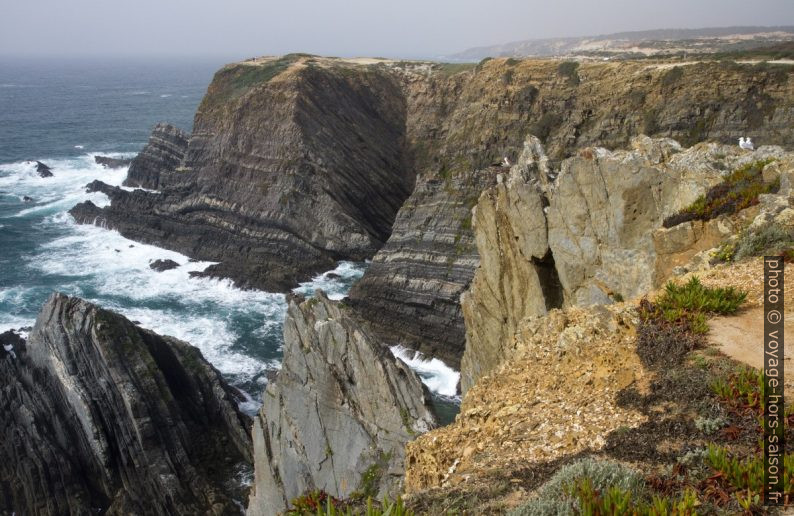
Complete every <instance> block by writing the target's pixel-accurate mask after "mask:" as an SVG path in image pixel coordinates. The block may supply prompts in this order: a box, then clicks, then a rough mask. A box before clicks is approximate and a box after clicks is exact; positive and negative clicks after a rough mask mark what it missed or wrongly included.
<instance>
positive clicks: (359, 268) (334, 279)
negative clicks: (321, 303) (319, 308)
mask: <svg viewBox="0 0 794 516" xmlns="http://www.w3.org/2000/svg"><path fill="white" fill-rule="evenodd" d="M365 270H366V266H365V265H364V264H362V263H357V262H347V261H343V262H339V263H338V264H337V266H336V268H335V269H333V270H330V271H328V272H324V273H322V274H318V275H317V276H315V277H314V278H312V279H311V281H305V282H303V283H300V284H299V286H298V287H296V288H294V289H293V290H292V291H293V292H294V293H296V294H301V295H303V296H306V297H309V296H312V295H314V291H315V290H317V289H322V291H323V292H325V294H326V295H327V296H328V299H333V300H337V301H338V300H340V299H343V298H344V297H345V296H346V295H347V292H348V290H350V286H351V285H352V284H353V283H354V282H355V281H356V280H357V279H359V278H360V277H361V276H363V275H364V271H365Z"/></svg>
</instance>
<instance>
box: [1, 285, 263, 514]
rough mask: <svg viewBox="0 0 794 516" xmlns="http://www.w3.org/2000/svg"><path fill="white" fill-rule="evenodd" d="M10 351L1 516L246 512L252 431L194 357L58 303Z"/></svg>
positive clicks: (79, 303) (88, 307) (173, 344)
mask: <svg viewBox="0 0 794 516" xmlns="http://www.w3.org/2000/svg"><path fill="white" fill-rule="evenodd" d="M14 351H15V353H16V355H17V358H16V359H13V358H11V357H9V356H5V357H0V375H2V378H3V383H4V387H3V389H2V390H0V407H1V408H2V414H3V416H2V418H0V437H1V439H0V510H2V511H4V512H8V513H11V512H13V511H16V512H17V514H20V513H22V514H44V515H49V514H52V515H55V514H75V515H76V514H90V513H94V512H101V513H103V514H197V513H206V514H234V513H238V512H239V509H238V506H237V505H236V503H238V502H239V500H242V499H243V497H244V496H245V495H246V489H245V488H244V487H243V486H241V485H236V481H235V480H233V478H234V475H235V473H238V472H239V468H241V467H242V468H245V467H248V466H246V465H247V464H250V460H251V450H250V438H249V436H248V433H247V424H248V420H247V418H246V417H245V416H243V415H242V414H241V413H240V412H239V411H238V410H237V406H236V405H237V401H238V394H237V392H236V391H234V390H233V389H232V388H230V387H229V386H227V385H226V383H225V382H224V381H223V380H222V379H221V377H220V373H218V371H216V370H215V369H214V368H213V367H212V366H211V365H210V364H208V363H207V362H206V361H205V360H204V358H203V357H202V356H201V353H200V352H199V350H198V349H196V348H194V347H192V346H190V345H189V344H187V343H184V342H181V341H178V340H176V339H173V338H171V337H160V336H159V335H156V334H155V333H153V332H151V331H148V330H144V329H142V328H138V327H136V326H134V325H133V324H132V323H130V322H129V321H128V320H126V319H125V318H124V317H122V316H120V315H118V314H116V313H113V312H110V311H107V310H103V309H102V308H99V307H97V306H94V305H92V304H90V303H88V302H86V301H83V300H80V299H77V298H69V297H67V296H64V295H63V294H53V295H52V296H51V297H50V298H49V299H48V301H47V302H46V303H45V305H44V307H43V308H42V310H41V313H40V314H39V316H38V318H37V320H36V324H35V326H34V327H33V330H32V331H31V333H30V336H29V339H28V341H27V344H26V345H23V344H20V343H19V341H18V340H17V341H16V342H15V343H14ZM236 501H238V502H236Z"/></svg>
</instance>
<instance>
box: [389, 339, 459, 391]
mask: <svg viewBox="0 0 794 516" xmlns="http://www.w3.org/2000/svg"><path fill="white" fill-rule="evenodd" d="M390 349H391V352H392V354H393V355H394V356H395V357H397V358H399V359H400V360H402V361H403V362H405V363H406V364H407V365H408V367H410V368H411V369H412V370H413V371H414V372H415V373H416V374H418V375H419V377H420V378H421V379H422V382H423V383H424V384H425V385H427V388H428V389H430V391H431V392H434V393H436V394H440V395H442V396H446V397H450V398H456V397H457V395H458V382H459V381H460V373H459V372H458V371H455V370H454V369H452V368H451V367H449V366H448V365H447V364H445V363H444V362H442V361H441V360H439V359H437V358H431V359H429V360H428V359H426V358H424V357H423V356H422V354H421V353H419V352H418V351H413V350H409V349H406V348H404V347H402V346H392V347H391V348H390Z"/></svg>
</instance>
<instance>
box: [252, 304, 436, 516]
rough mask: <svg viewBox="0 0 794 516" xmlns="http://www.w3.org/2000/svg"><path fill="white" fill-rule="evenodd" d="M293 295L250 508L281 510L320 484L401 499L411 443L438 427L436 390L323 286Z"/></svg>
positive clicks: (265, 411)
mask: <svg viewBox="0 0 794 516" xmlns="http://www.w3.org/2000/svg"><path fill="white" fill-rule="evenodd" d="M288 302H289V308H288V311H287V318H286V321H285V323H284V360H283V364H282V367H281V370H280V371H279V373H278V376H277V377H276V380H275V381H274V382H271V383H269V384H268V386H267V389H266V390H265V394H264V396H263V399H264V405H263V407H262V410H261V411H260V412H259V415H258V416H257V417H256V418H255V420H254V428H253V430H252V435H253V441H254V454H255V459H254V462H255V486H254V491H253V493H252V496H251V501H250V503H249V505H248V514H249V515H250V516H260V515H262V516H270V515H273V514H278V513H280V512H282V511H284V510H285V509H286V508H287V502H288V501H289V500H291V499H292V498H294V497H296V496H299V495H301V494H303V493H304V492H306V491H312V490H314V489H322V490H324V491H326V492H328V493H329V494H331V495H333V496H336V497H339V498H346V497H348V496H349V495H350V494H351V493H352V492H353V491H356V490H359V491H360V492H362V493H363V494H364V496H373V497H374V498H376V499H379V498H380V497H382V496H384V495H389V496H392V497H394V496H396V495H397V494H399V493H400V492H401V484H402V475H403V471H404V468H403V459H404V456H405V455H404V453H405V452H404V447H405V444H406V443H407V442H408V441H410V440H413V439H414V438H415V437H416V435H417V434H420V433H422V432H426V431H428V430H430V429H432V428H434V427H435V426H436V421H435V418H434V416H433V415H432V413H431V410H430V409H429V400H430V396H429V393H428V392H427V390H426V388H424V386H423V385H422V382H421V381H420V380H419V377H418V376H417V375H416V374H415V373H414V372H413V371H411V370H410V369H409V368H408V366H406V365H405V364H404V363H403V362H402V361H400V360H397V359H395V358H394V356H393V355H392V354H391V353H390V352H389V350H388V349H386V348H385V347H384V346H382V345H381V344H380V343H379V342H377V341H376V340H375V339H374V338H373V337H372V335H371V334H370V333H368V332H367V331H366V330H364V329H363V328H362V327H361V326H360V325H359V323H358V322H357V321H356V320H355V319H354V318H353V317H352V316H351V312H350V311H349V310H347V309H345V308H343V307H341V306H340V305H339V304H338V303H334V302H333V301H330V300H329V299H328V298H327V297H326V296H325V294H323V292H322V291H318V292H317V293H316V295H315V297H314V298H312V299H309V300H304V299H303V298H301V297H299V296H290V297H289V299H288ZM365 475H366V476H367V478H365Z"/></svg>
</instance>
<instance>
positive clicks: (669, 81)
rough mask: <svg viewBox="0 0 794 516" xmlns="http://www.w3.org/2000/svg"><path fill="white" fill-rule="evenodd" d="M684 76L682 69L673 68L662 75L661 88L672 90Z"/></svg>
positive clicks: (678, 67)
mask: <svg viewBox="0 0 794 516" xmlns="http://www.w3.org/2000/svg"><path fill="white" fill-rule="evenodd" d="M683 76H684V69H683V68H681V67H680V66H675V67H673V68H671V69H669V70H668V71H666V72H665V73H664V75H662V81H661V83H662V87H663V88H672V87H673V86H675V84H676V83H677V82H678V81H679V80H680V79H681V78H682V77H683Z"/></svg>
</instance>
